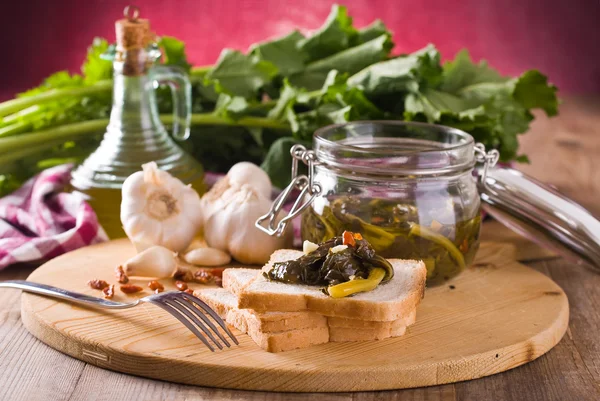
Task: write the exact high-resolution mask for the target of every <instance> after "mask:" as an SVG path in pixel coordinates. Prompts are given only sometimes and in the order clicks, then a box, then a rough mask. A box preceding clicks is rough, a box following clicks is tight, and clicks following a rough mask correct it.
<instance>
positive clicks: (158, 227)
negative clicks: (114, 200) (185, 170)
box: [121, 162, 202, 252]
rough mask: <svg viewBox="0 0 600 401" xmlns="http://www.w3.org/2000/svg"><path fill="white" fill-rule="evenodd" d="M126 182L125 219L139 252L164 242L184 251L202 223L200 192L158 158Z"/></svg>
mask: <svg viewBox="0 0 600 401" xmlns="http://www.w3.org/2000/svg"><path fill="white" fill-rule="evenodd" d="M142 169H143V171H138V172H136V173H133V174H132V175H130V176H129V177H127V179H126V180H125V182H124V183H123V190H122V201H121V223H122V224H123V229H124V230H125V233H126V234H127V236H128V237H129V239H130V240H131V241H132V242H133V243H134V245H135V246H136V248H137V249H138V252H139V251H141V250H144V249H146V248H148V247H150V246H153V245H160V246H163V247H165V248H168V249H170V250H171V251H173V252H181V251H184V250H185V249H186V248H187V247H188V245H189V244H190V243H191V242H192V240H193V239H194V236H195V235H196V233H197V232H198V230H199V229H200V227H201V225H202V208H201V202H200V197H199V196H198V193H197V192H196V191H195V190H194V189H193V188H191V187H190V186H187V185H185V184H183V183H182V182H181V181H180V180H178V179H177V178H175V177H173V176H172V175H170V174H169V173H167V172H166V171H162V170H160V169H159V168H158V166H157V165H156V163H155V162H151V163H147V164H144V165H143V166H142Z"/></svg>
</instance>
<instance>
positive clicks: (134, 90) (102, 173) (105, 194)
mask: <svg viewBox="0 0 600 401" xmlns="http://www.w3.org/2000/svg"><path fill="white" fill-rule="evenodd" d="M132 8H133V7H127V8H126V9H125V17H126V18H125V19H121V20H118V21H117V22H116V24H115V25H116V34H117V46H116V52H115V53H114V56H113V68H114V81H113V101H112V110H111V114H110V122H109V124H108V127H107V128H106V133H105V134H104V138H103V140H102V142H101V144H100V146H99V147H98V149H96V151H94V153H92V154H91V155H90V156H89V157H88V158H87V159H86V160H85V161H84V162H83V163H82V164H81V165H80V166H79V167H78V168H77V169H76V170H75V171H73V174H72V179H71V186H72V187H73V190H74V191H77V192H79V193H81V194H83V195H84V197H85V199H86V200H87V201H88V202H89V203H90V205H91V206H92V207H93V209H94V210H95V212H96V214H97V215H98V220H99V222H100V224H101V225H102V226H103V227H104V229H105V231H106V232H107V234H108V236H109V237H110V238H118V237H122V236H124V235H125V233H124V231H123V229H122V227H121V221H120V216H119V214H120V204H121V187H122V185H123V182H124V181H125V179H126V178H127V177H128V176H129V175H131V174H132V173H134V172H136V171H139V170H141V166H142V164H144V163H148V162H151V161H155V162H156V163H157V164H158V166H159V167H160V168H161V169H162V170H165V171H168V172H169V173H170V174H171V175H173V176H175V177H177V178H179V179H180V180H182V181H183V182H184V183H187V184H191V185H192V187H193V188H195V189H196V190H197V191H198V192H199V193H200V194H202V193H203V192H204V191H205V187H204V180H203V179H204V174H203V168H202V166H201V165H200V163H198V162H197V161H196V160H195V159H194V158H193V157H191V156H190V155H189V154H187V153H186V152H184V151H183V150H182V149H181V148H180V147H179V146H177V145H176V144H175V142H174V141H173V139H172V138H171V137H170V136H169V134H168V133H167V131H166V129H165V127H164V126H163V125H162V123H161V121H160V119H159V113H158V107H157V102H156V94H155V89H156V88H158V86H159V85H160V84H166V85H168V86H169V87H170V88H171V91H172V95H173V106H174V116H173V125H172V126H173V137H175V138H176V139H181V140H182V139H186V138H187V137H188V136H189V132H190V119H191V84H190V81H189V79H188V77H187V75H186V74H185V73H184V72H182V71H181V70H179V69H178V68H175V67H168V66H162V65H155V63H156V61H157V60H158V59H159V58H160V56H161V53H160V51H159V49H158V47H157V46H156V45H155V44H154V43H153V34H152V33H151V31H150V24H149V22H148V20H146V19H140V18H138V13H139V12H138V10H137V8H133V10H131V9H132ZM130 11H132V13H131V15H129V14H130Z"/></svg>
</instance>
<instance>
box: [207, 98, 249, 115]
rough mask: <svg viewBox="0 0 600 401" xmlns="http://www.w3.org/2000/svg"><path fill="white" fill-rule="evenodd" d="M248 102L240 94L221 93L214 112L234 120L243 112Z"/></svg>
mask: <svg viewBox="0 0 600 401" xmlns="http://www.w3.org/2000/svg"><path fill="white" fill-rule="evenodd" d="M247 109H248V102H247V101H246V99H244V98H243V97H241V96H231V95H228V94H226V93H221V94H220V95H219V98H218V99H217V103H216V105H215V110H214V113H215V114H217V115H219V116H221V117H225V118H229V119H231V120H236V119H237V118H239V117H241V116H242V115H244V114H245V112H246V111H247Z"/></svg>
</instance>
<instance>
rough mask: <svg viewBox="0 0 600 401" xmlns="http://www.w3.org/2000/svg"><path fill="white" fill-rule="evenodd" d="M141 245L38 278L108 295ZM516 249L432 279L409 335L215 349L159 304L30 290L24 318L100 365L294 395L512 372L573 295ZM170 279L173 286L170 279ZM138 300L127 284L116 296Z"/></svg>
mask: <svg viewBox="0 0 600 401" xmlns="http://www.w3.org/2000/svg"><path fill="white" fill-rule="evenodd" d="M134 253H135V250H134V248H133V246H132V245H131V244H130V242H129V241H128V240H126V239H122V240H116V241H111V242H107V243H103V244H98V245H94V246H90V247H86V248H83V249H79V250H77V251H74V252H71V253H69V254H66V255H63V256H60V257H58V258H55V259H53V260H52V261H50V262H48V263H46V264H44V265H43V266H41V267H40V268H38V269H37V270H36V271H35V272H34V273H33V274H32V275H31V276H30V278H29V279H30V280H31V281H35V282H40V283H45V284H50V285H54V286H57V287H61V288H65V289H68V290H73V291H77V292H81V293H86V294H89V295H98V291H96V290H92V289H90V288H89V287H88V286H87V284H86V283H87V281H88V280H90V279H94V278H98V279H105V280H107V281H111V277H112V274H113V270H114V267H115V266H117V265H119V264H121V263H122V262H123V261H124V260H127V259H128V258H129V257H130V256H131V255H133V254H134ZM515 254H516V252H515V250H514V248H513V247H511V246H506V245H498V244H495V243H483V244H482V246H481V249H480V251H479V253H478V255H477V258H476V260H475V264H474V265H475V266H477V267H475V268H471V269H468V270H466V271H465V272H463V273H462V274H461V275H460V276H458V277H457V278H456V279H454V280H452V281H451V282H450V283H449V284H450V285H444V286H438V287H432V288H428V289H427V290H426V293H425V299H424V300H423V302H422V303H421V305H420V306H419V308H418V310H417V316H418V317H417V323H416V324H415V325H414V326H412V327H411V328H410V331H409V334H407V335H405V336H403V337H400V338H395V339H389V340H384V341H369V342H360V343H329V344H323V345H320V346H315V347H310V348H306V349H302V350H296V351H290V352H285V353H280V354H270V353H267V352H265V351H263V350H262V349H260V348H259V347H258V346H256V344H254V342H253V341H252V340H251V339H250V338H249V337H248V336H246V335H244V334H241V333H238V337H239V340H240V346H239V347H234V348H232V349H229V350H225V351H222V352H216V353H211V352H210V351H209V350H208V349H206V348H205V347H204V346H202V345H201V344H200V343H199V341H198V339H197V338H195V337H194V335H193V334H192V333H191V332H189V331H188V330H187V329H186V328H185V327H184V326H183V325H181V324H180V323H179V322H177V321H176V320H175V319H173V317H172V316H170V315H169V314H167V313H165V312H164V311H162V310H161V309H160V308H156V307H155V306H153V305H148V304H143V305H140V306H138V307H135V308H133V309H127V310H121V311H102V312H100V311H98V310H96V309H91V308H82V307H78V306H74V305H71V304H68V303H64V302H60V301H56V300H52V299H49V298H45V297H41V296H37V295H33V294H25V295H23V297H22V308H21V317H22V319H23V323H24V324H25V327H26V328H27V329H28V330H29V331H30V332H31V333H32V334H33V335H34V336H36V337H38V338H39V339H40V340H42V341H43V342H45V343H46V344H48V345H50V346H52V347H53V348H55V349H58V350H60V351H62V352H65V353H66V354H69V355H71V356H73V357H75V358H78V359H81V360H83V361H85V362H88V363H91V364H94V365H97V366H99V367H103V368H107V369H112V370H116V371H121V372H126V373H132V374H135V375H139V376H145V377H151V378H155V379H162V380H167V381H174V382H179V383H187V384H196V385H204V386H211V387H224V388H238V389H246V390H272V391H293V392H307V391H323V392H330V391H363V390H382V389H396V388H407V387H420V386H429V385H436V384H442V383H452V382H457V381H462V380H469V379H473V378H478V377H482V376H487V375H490V374H494V373H497V372H501V371H504V370H507V369H511V368H513V367H515V366H519V365H521V364H523V363H527V362H530V361H532V360H534V359H536V358H537V357H539V356H540V355H542V354H544V353H545V352H547V351H548V350H549V349H551V348H552V347H553V346H554V345H556V343H558V341H559V340H560V339H561V338H562V336H563V334H564V332H565V330H566V328H567V324H568V315H569V310H568V302H567V298H566V296H565V294H564V292H563V291H562V290H561V289H560V287H558V286H557V285H556V284H555V283H554V282H552V281H551V280H549V279H547V278H546V277H545V276H544V275H542V274H540V273H538V272H536V271H534V270H531V269H529V268H527V267H525V266H522V265H520V264H518V263H516V262H515V261H514V256H515ZM138 284H143V283H138ZM163 284H165V287H166V288H167V289H174V288H173V285H172V281H171V280H170V279H167V280H163ZM150 293H151V292H150V291H146V294H143V293H142V294H136V296H137V297H142V296H144V295H149V294H150ZM132 299H134V297H133V296H127V295H125V294H123V293H120V292H117V294H116V295H115V299H114V300H117V301H131V300H132Z"/></svg>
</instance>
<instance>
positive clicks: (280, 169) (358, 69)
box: [0, 5, 558, 195]
mask: <svg viewBox="0 0 600 401" xmlns="http://www.w3.org/2000/svg"><path fill="white" fill-rule="evenodd" d="M390 38H391V33H390V32H389V30H388V29H387V28H386V26H385V25H384V24H383V23H382V22H381V21H380V20H377V21H375V22H373V23H372V24H370V25H368V26H366V27H364V28H362V29H357V28H355V27H354V26H353V25H352V18H351V17H350V16H349V15H348V12H347V10H346V8H345V7H343V6H337V5H335V6H333V7H332V9H331V13H330V14H329V16H328V17H327V20H326V21H325V22H324V24H323V25H322V26H321V27H320V28H318V29H317V30H315V31H314V32H313V33H312V34H308V35H303V34H302V33H300V32H298V31H296V30H295V31H292V32H291V33H289V34H286V35H283V36H281V37H278V38H274V39H270V40H266V41H262V42H259V43H256V44H254V45H252V46H250V48H249V50H248V52H247V53H242V52H240V51H237V50H231V49H224V50H223V52H222V53H221V55H220V57H219V59H218V60H217V63H216V64H215V65H214V66H204V67H191V66H190V63H189V62H188V61H187V58H186V55H185V45H184V43H183V42H181V41H179V40H177V39H175V38H173V37H168V36H163V37H162V38H160V40H159V42H158V43H157V44H158V46H159V48H160V49H161V51H162V54H163V57H162V61H161V62H163V63H166V64H169V65H174V66H178V67H180V68H182V69H184V70H186V71H189V74H190V80H191V82H192V84H193V87H192V99H193V104H192V112H193V114H192V119H191V121H192V130H191V137H190V139H189V140H188V141H187V142H183V143H181V144H180V146H182V147H183V148H184V149H185V150H186V151H188V152H190V153H191V154H192V155H193V156H194V157H196V158H197V159H198V160H200V161H201V162H202V163H203V164H204V166H205V168H206V169H207V170H210V171H217V172H225V171H227V170H228V169H229V167H230V166H231V165H232V164H234V163H236V162H238V161H241V160H248V161H252V162H255V163H261V162H262V167H263V168H264V169H265V170H266V171H267V173H268V174H269V175H270V177H271V178H272V180H273V182H274V184H275V185H277V186H280V187H281V186H284V185H286V184H287V182H288V180H289V171H290V164H291V157H290V155H289V148H290V147H291V146H292V145H293V144H295V143H302V144H304V145H305V146H310V145H311V142H312V135H313V134H314V131H315V130H316V129H318V128H320V127H322V126H324V125H328V124H332V123H344V122H348V121H356V120H369V119H390V120H409V121H426V122H432V123H436V124H442V125H448V126H453V127H456V128H459V129H462V130H464V131H466V132H468V133H470V134H471V135H473V136H474V137H475V139H476V140H477V141H480V142H482V143H484V144H485V145H486V147H489V148H492V147H493V148H497V149H498V150H499V151H500V155H501V159H502V160H504V161H509V160H517V161H527V157H526V156H525V155H519V154H518V141H517V135H519V134H522V133H524V132H526V131H527V130H528V128H529V123H530V122H531V120H532V119H533V114H532V113H531V110H532V109H542V110H544V111H545V112H546V114H548V115H549V116H552V115H555V114H556V113H557V106H558V100H557V97H556V87H554V86H553V85H551V84H549V83H548V80H547V78H546V77H545V76H544V75H542V74H541V73H540V72H538V71H536V70H531V71H527V72H525V73H524V74H523V75H521V76H520V77H517V78H511V77H503V76H502V75H500V74H499V73H498V72H497V71H496V70H494V69H493V68H491V67H490V66H489V65H487V64H486V63H485V62H479V63H474V62H473V61H472V60H471V58H470V57H469V54H468V53H467V52H466V51H462V52H459V53H458V54H457V55H456V57H455V58H454V60H451V61H449V62H446V63H444V64H442V63H441V61H440V60H441V57H440V54H439V52H438V50H437V49H436V48H435V47H434V46H433V45H429V46H426V47H425V48H423V49H421V50H418V51H416V52H414V53H410V54H402V55H399V56H392V55H391V54H390V52H391V48H392V46H393V44H392V42H391V40H390ZM111 52H114V46H109V44H108V43H107V42H106V41H105V40H103V39H99V38H96V39H94V41H93V43H92V45H91V47H90V48H89V49H88V52H87V55H86V59H85V61H84V63H83V65H82V68H81V75H79V74H69V73H67V72H65V71H61V72H57V73H55V74H53V75H51V76H50V77H48V78H47V79H46V80H44V82H43V83H42V84H41V85H40V86H38V87H37V88H34V89H32V90H29V91H27V92H25V93H23V94H20V95H19V96H18V97H17V98H16V99H13V100H9V101H7V102H4V103H0V195H3V194H5V193H7V192H8V191H10V190H13V189H14V188H15V187H16V185H18V184H19V183H22V182H23V181H24V180H25V179H27V178H28V177H30V176H31V175H33V174H35V173H37V172H38V171H39V170H40V169H42V168H44V167H47V166H51V165H55V164H56V163H59V162H62V161H79V160H82V159H83V158H85V156H86V155H87V154H89V152H91V151H92V150H93V149H94V148H95V147H96V146H97V145H98V143H99V140H100V137H101V134H102V133H103V132H104V129H105V126H106V124H107V121H108V118H109V113H110V109H111V97H112V93H111V91H112V63H111V62H110V61H108V60H105V59H104V58H103V57H102V55H103V54H105V53H111ZM157 102H158V107H159V111H160V113H161V119H162V120H163V122H164V123H165V124H166V125H168V124H169V123H170V122H171V121H172V117H171V116H170V115H167V114H169V113H171V111H172V98H171V94H170V91H169V90H168V89H167V88H159V89H158V90H157Z"/></svg>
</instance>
